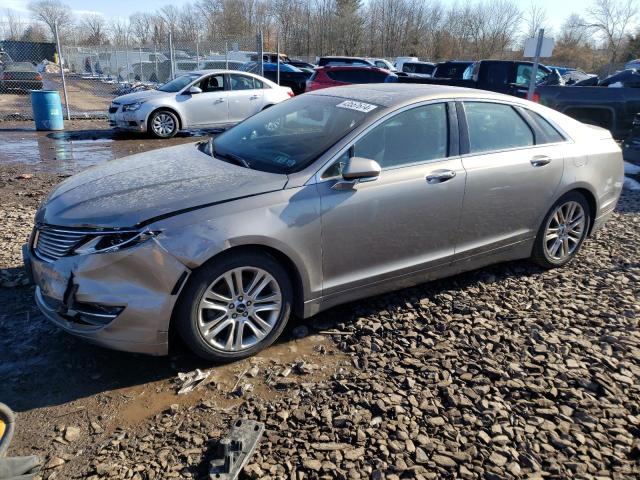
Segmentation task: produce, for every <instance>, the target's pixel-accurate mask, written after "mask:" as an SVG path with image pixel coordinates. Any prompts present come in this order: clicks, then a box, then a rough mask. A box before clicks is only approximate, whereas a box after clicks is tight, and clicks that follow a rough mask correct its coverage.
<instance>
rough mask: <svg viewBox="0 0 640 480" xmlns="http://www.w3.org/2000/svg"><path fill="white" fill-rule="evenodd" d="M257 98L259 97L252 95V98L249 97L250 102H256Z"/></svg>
mask: <svg viewBox="0 0 640 480" xmlns="http://www.w3.org/2000/svg"><path fill="white" fill-rule="evenodd" d="M257 98H258V95H251V96H250V97H249V100H255V99H257Z"/></svg>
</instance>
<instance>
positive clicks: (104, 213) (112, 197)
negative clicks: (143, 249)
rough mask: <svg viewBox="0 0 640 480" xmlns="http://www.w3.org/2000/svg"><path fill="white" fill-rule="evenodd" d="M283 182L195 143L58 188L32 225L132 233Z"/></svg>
mask: <svg viewBox="0 0 640 480" xmlns="http://www.w3.org/2000/svg"><path fill="white" fill-rule="evenodd" d="M287 180H288V178H287V176H286V175H281V174H274V173H267V172H261V171H257V170H250V169H248V168H243V167H240V166H236V165H232V164H230V163H227V162H224V161H222V160H218V159H215V158H211V157H209V156H208V155H206V154H204V153H202V152H200V151H199V150H198V149H197V147H196V145H195V144H194V143H188V144H184V145H178V146H175V147H169V148H163V149H159V150H153V151H150V152H145V153H140V154H137V155H132V156H129V157H124V158H120V159H117V160H112V161H109V162H107V163H105V164H103V165H99V166H96V167H92V168H88V169H87V170H85V171H83V172H81V173H79V174H77V175H74V176H73V177H70V178H68V179H67V180H65V181H64V182H62V183H60V184H59V185H58V186H57V187H56V188H55V189H54V190H53V191H52V192H51V194H50V195H49V198H48V199H47V201H46V202H45V204H44V205H43V206H42V207H41V208H40V210H39V211H38V213H37V214H36V222H37V223H46V224H50V225H58V226H67V227H72V226H73V227H105V228H110V227H133V226H136V225H138V224H140V223H143V222H145V221H147V220H150V219H153V218H155V217H159V216H164V215H171V214H174V213H177V212H180V211H183V210H188V209H192V208H198V207H202V206H206V205H211V204H215V203H219V202H226V201H229V200H233V199H237V198H241V197H247V196H253V195H258V194H261V193H266V192H271V191H275V190H281V189H283V188H284V187H285V185H286V183H287Z"/></svg>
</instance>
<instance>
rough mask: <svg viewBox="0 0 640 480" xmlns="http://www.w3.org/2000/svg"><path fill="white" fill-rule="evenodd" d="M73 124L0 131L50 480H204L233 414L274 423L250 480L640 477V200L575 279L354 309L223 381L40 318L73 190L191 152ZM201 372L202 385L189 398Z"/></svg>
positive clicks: (521, 276)
mask: <svg viewBox="0 0 640 480" xmlns="http://www.w3.org/2000/svg"><path fill="white" fill-rule="evenodd" d="M71 126H72V127H73V128H74V129H83V130H91V131H95V133H93V134H90V135H89V134H86V133H76V134H73V133H72V134H71V135H67V136H64V137H59V138H57V137H56V136H54V137H51V136H48V135H46V134H35V133H33V132H28V131H26V130H24V129H25V128H26V127H25V126H24V125H17V124H16V125H7V124H0V137H2V140H3V142H0V205H1V206H0V222H1V223H2V225H3V226H4V228H3V229H2V232H1V233H0V269H1V270H0V283H1V284H2V288H0V351H2V352H3V353H2V363H0V400H1V401H5V402H6V403H8V404H9V405H11V406H12V407H13V408H14V409H15V410H16V411H17V412H18V432H17V436H16V439H15V443H14V445H13V447H12V449H11V451H10V454H15V455H21V454H32V453H37V454H40V455H42V456H43V457H45V458H46V461H47V464H48V467H49V468H47V470H45V473H44V475H43V477H44V478H87V477H89V478H93V479H98V478H135V479H152V478H155V479H159V478H173V477H175V478H206V477H205V475H204V474H205V472H206V468H207V463H208V459H209V458H211V455H212V441H213V440H215V439H217V438H219V437H220V436H221V435H224V434H225V433H226V430H227V428H228V424H229V422H230V420H231V419H232V418H235V417H237V416H243V417H249V418H253V419H259V420H261V421H264V422H266V424H267V432H266V434H265V437H264V439H263V441H262V442H261V443H260V445H259V448H258V450H257V454H256V456H255V457H254V459H253V461H252V463H251V464H250V466H249V467H248V468H247V469H246V470H245V473H244V476H245V477H250V478H296V479H302V478H354V479H355V478H377V479H382V478H387V479H395V478H454V477H456V478H478V479H480V478H495V479H498V478H596V477H601V478H611V479H622V478H624V479H626V478H638V476H640V381H639V378H640V329H639V328H638V326H639V325H638V321H639V319H640V301H639V298H640V248H639V247H638V245H640V192H627V193H625V195H624V196H623V198H622V199H621V202H620V204H619V206H618V209H617V212H616V214H615V217H614V219H613V220H612V221H611V222H610V223H609V224H608V225H607V227H606V228H605V229H604V230H603V231H601V232H599V233H598V234H597V235H596V236H595V238H593V239H591V240H589V241H588V242H587V243H586V244H585V248H584V250H583V252H582V253H581V254H580V256H579V257H578V258H577V260H576V261H575V262H573V263H572V264H571V265H570V266H569V267H567V268H564V269H561V270H553V271H546V272H544V271H541V270H539V269H538V268H536V267H533V266H531V265H529V264H528V263H527V262H515V263H509V264H504V265H497V266H494V267H490V268H486V269H482V270H479V271H476V272H471V273H468V274H464V275H459V276H456V277H454V278H451V279H446V280H442V281H438V282H433V283H430V284H426V285H422V286H419V287H415V288H411V289H406V290H402V291H399V292H396V293H393V294H388V295H383V296H379V297H376V298H374V299H371V300H367V301H363V302H356V303H352V304H349V305H345V306H343V307H339V308H334V309H332V310H330V311H328V312H325V313H323V314H322V315H320V316H318V317H316V318H313V319H310V320H309V321H307V322H305V323H297V324H295V325H292V326H291V328H289V330H288V332H287V333H286V334H285V337H284V339H283V340H282V341H281V342H279V343H278V344H277V345H276V346H274V347H272V348H271V349H269V350H267V351H265V352H264V353H262V354H261V355H260V356H259V357H256V358H254V359H250V360H246V361H243V362H238V363H236V364H231V365H225V366H211V365H206V364H204V363H203V362H200V361H199V360H197V359H195V358H194V357H193V356H191V355H190V354H189V353H188V352H186V351H185V350H184V348H182V347H181V346H180V345H177V346H176V347H175V348H174V350H173V352H172V354H171V356H169V357H167V358H150V357H144V356H138V355H130V354H123V353H119V352H112V351H108V350H104V349H100V348H97V347H92V346H90V345H87V344H85V343H83V342H81V341H78V340H76V339H75V338H72V337H70V336H68V335H65V334H63V333H61V332H59V331H58V330H57V329H56V328H54V327H53V326H51V325H49V324H48V323H47V322H46V321H45V320H44V319H43V317H42V316H41V315H40V314H39V313H38V312H37V310H36V308H35V306H34V305H33V301H32V296H33V289H32V287H29V286H22V283H23V278H24V277H23V274H22V271H21V267H20V257H19V255H20V253H19V248H20V245H21V244H22V243H23V242H24V239H25V238H26V236H27V235H28V233H29V231H30V228H31V222H32V217H33V214H34V212H35V208H36V206H37V204H38V203H39V202H40V201H41V200H42V198H43V196H44V195H45V194H46V192H47V191H48V190H49V188H50V187H51V186H52V185H53V184H55V183H56V182H57V181H59V180H60V176H65V175H68V174H69V173H72V172H74V171H77V170H79V169H82V168H84V167H86V166H88V165H89V164H91V163H97V162H100V161H106V160H108V159H110V158H115V157H118V156H122V155H125V154H128V153H132V152H137V151H142V150H145V149H150V148H156V147H158V146H160V145H162V146H164V145H166V144H173V143H175V142H183V141H193V140H195V139H194V138H190V137H183V138H180V139H176V140H172V141H168V142H162V143H160V142H157V141H155V140H149V139H146V138H142V137H126V138H120V139H113V138H112V137H109V135H110V133H109V132H104V131H101V129H100V128H99V127H100V126H99V125H98V124H93V123H86V122H79V123H74V124H72V125H71ZM3 127H4V128H5V130H2V129H3ZM6 129H9V130H11V131H7V130H6ZM91 135H93V136H95V138H96V140H90V138H91ZM74 139H75V140H74ZM12 142H13V144H14V145H16V144H17V145H22V147H19V146H18V147H15V148H14V149H13V150H12V149H11V147H6V145H7V143H9V144H12ZM21 142H22V143H21ZM69 144H71V145H69ZM3 145H4V146H3ZM34 148H35V149H36V150H37V152H38V153H36V152H35V151H33V150H34ZM69 152H71V153H69ZM300 326H302V327H304V328H297V329H295V330H293V327H300ZM196 367H199V368H202V369H206V370H210V371H211V375H210V377H209V378H208V379H207V381H206V385H204V386H201V387H199V388H198V389H197V390H195V391H194V392H191V393H189V394H186V395H180V396H178V395H176V375H177V373H178V372H186V371H191V370H193V369H194V368H196Z"/></svg>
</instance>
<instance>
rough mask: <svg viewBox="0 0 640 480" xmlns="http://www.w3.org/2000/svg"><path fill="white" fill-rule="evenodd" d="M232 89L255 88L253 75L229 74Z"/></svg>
mask: <svg viewBox="0 0 640 480" xmlns="http://www.w3.org/2000/svg"><path fill="white" fill-rule="evenodd" d="M229 83H230V84H231V90H253V77H247V76H246V75H238V74H235V73H232V74H231V75H229Z"/></svg>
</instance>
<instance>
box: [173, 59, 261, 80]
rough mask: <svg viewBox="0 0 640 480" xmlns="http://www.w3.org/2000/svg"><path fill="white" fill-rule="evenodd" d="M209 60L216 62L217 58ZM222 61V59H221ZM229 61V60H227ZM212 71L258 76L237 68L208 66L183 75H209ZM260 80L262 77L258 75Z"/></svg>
mask: <svg viewBox="0 0 640 480" xmlns="http://www.w3.org/2000/svg"><path fill="white" fill-rule="evenodd" d="M207 61H209V62H217V60H207ZM223 61H224V60H223ZM229 61H231V60H229ZM213 73H239V74H242V75H253V76H254V77H259V75H254V74H252V73H251V72H241V71H239V70H226V69H224V68H210V69H207V70H193V71H191V72H188V73H185V74H184V75H189V74H194V75H211V74H213ZM260 80H262V77H260Z"/></svg>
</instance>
